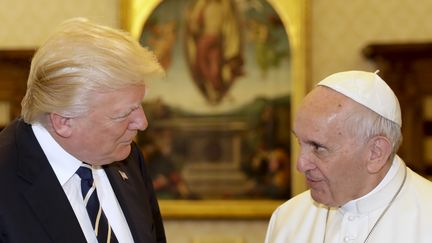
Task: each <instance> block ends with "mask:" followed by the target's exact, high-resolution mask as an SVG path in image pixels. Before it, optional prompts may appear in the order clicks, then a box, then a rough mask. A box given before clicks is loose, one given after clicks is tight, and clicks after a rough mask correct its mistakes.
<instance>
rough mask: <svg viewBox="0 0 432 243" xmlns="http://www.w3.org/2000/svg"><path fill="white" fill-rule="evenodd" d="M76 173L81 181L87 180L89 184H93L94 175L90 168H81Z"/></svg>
mask: <svg viewBox="0 0 432 243" xmlns="http://www.w3.org/2000/svg"><path fill="white" fill-rule="evenodd" d="M76 173H77V174H78V175H79V177H81V180H85V181H87V182H88V183H93V174H92V171H91V169H90V168H89V167H87V166H80V167H79V169H78V170H77V171H76Z"/></svg>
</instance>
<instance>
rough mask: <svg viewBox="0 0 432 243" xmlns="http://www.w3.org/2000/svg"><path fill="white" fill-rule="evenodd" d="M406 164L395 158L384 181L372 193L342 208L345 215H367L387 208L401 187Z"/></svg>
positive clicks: (397, 157)
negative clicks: (349, 213)
mask: <svg viewBox="0 0 432 243" xmlns="http://www.w3.org/2000/svg"><path fill="white" fill-rule="evenodd" d="M405 167H406V165H405V163H404V162H403V161H402V159H401V158H400V157H399V156H397V155H396V156H395V158H394V159H393V162H392V165H391V167H390V169H389V171H388V172H387V174H386V176H385V177H384V179H383V180H382V181H381V182H380V183H379V184H378V186H376V187H375V188H374V189H373V190H372V191H371V192H369V193H368V194H366V195H364V196H363V197H361V198H358V199H354V200H351V201H349V202H348V203H346V204H345V205H343V206H341V207H340V208H339V210H341V211H342V212H343V213H345V212H351V213H356V214H362V213H367V212H370V211H373V210H376V209H378V208H381V207H385V206H386V205H387V204H388V203H389V202H390V200H392V198H393V196H394V195H395V193H396V192H397V190H398V189H399V187H400V186H401V183H402V181H403V179H404V175H405Z"/></svg>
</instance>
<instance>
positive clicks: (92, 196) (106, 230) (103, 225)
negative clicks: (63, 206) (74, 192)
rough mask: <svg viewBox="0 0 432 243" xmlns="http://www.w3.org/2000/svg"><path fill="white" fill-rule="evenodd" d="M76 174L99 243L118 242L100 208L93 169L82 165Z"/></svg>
mask: <svg viewBox="0 0 432 243" xmlns="http://www.w3.org/2000/svg"><path fill="white" fill-rule="evenodd" d="M76 173H77V174H78V175H79V176H80V177H81V192H82V195H83V199H84V204H85V206H86V208H87V213H88V215H89V217H90V221H91V223H92V225H93V229H94V231H95V233H96V237H97V239H98V241H99V243H116V242H118V241H117V239H116V237H115V235H114V232H112V230H111V226H110V225H109V224H108V219H107V218H106V216H105V214H104V212H103V211H102V207H101V206H100V203H99V199H98V197H97V193H96V186H95V184H94V181H93V174H92V171H91V167H90V166H89V165H87V164H85V165H82V166H81V167H80V168H79V169H78V170H77V172H76Z"/></svg>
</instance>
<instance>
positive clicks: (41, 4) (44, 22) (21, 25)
mask: <svg viewBox="0 0 432 243" xmlns="http://www.w3.org/2000/svg"><path fill="white" fill-rule="evenodd" d="M118 2H119V0H36V1H35V0H0V26H1V31H0V48H2V49H4V48H8V49H12V48H33V47H37V46H38V45H40V44H41V43H42V42H43V41H44V40H45V38H47V36H48V35H49V33H50V32H51V31H53V29H54V28H55V27H56V26H57V25H58V24H59V23H60V22H61V21H63V20H65V19H68V18H71V17H77V16H83V17H87V18H89V19H91V20H94V21H97V22H99V23H102V24H106V25H109V26H112V27H118V26H120V23H119V16H118V6H119V3H118Z"/></svg>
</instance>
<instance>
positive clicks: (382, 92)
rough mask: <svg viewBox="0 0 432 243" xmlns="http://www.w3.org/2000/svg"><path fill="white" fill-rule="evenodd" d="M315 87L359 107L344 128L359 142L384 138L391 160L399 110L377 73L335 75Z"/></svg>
mask: <svg viewBox="0 0 432 243" xmlns="http://www.w3.org/2000/svg"><path fill="white" fill-rule="evenodd" d="M318 86H325V87H328V88H331V89H333V90H335V91H337V92H339V93H341V94H343V95H345V96H347V97H348V98H350V99H352V100H354V101H355V102H357V103H358V104H360V105H361V106H359V109H358V110H357V111H353V115H352V116H351V117H350V119H349V120H350V122H349V124H347V126H348V127H349V129H350V130H351V131H352V132H353V133H354V135H355V136H357V137H358V138H359V139H362V140H363V141H368V140H369V139H370V138H372V137H374V136H385V137H386V138H388V139H389V141H390V142H391V144H392V153H391V154H390V157H389V159H393V157H394V156H395V154H396V153H397V151H398V149H399V147H400V145H401V143H402V131H401V127H402V116H401V110H400V105H399V101H398V99H397V97H396V95H395V94H394V92H393V90H392V89H391V88H390V87H389V86H388V85H387V83H386V82H385V81H384V80H383V79H381V77H380V76H378V72H374V73H372V72H365V71H345V72H339V73H335V74H333V75H330V76H329V77H327V78H325V79H323V80H322V81H321V82H319V83H318Z"/></svg>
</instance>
